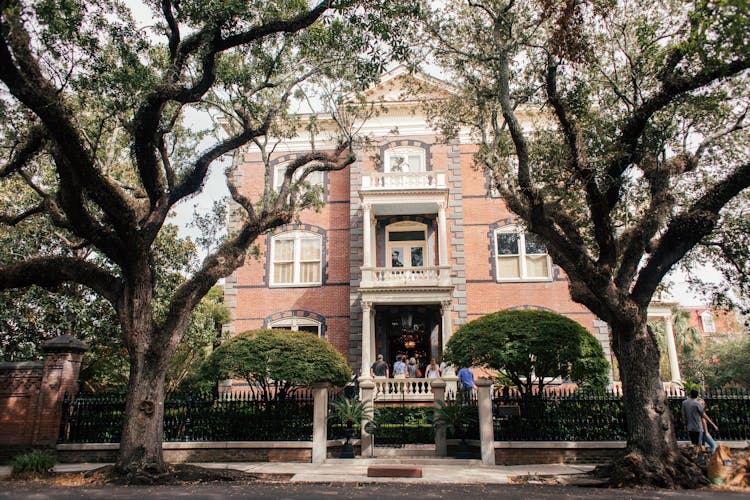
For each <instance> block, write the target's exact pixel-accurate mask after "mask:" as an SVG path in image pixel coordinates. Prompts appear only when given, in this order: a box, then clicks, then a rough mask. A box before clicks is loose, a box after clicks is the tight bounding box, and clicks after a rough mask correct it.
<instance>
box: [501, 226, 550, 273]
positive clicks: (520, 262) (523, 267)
mask: <svg viewBox="0 0 750 500" xmlns="http://www.w3.org/2000/svg"><path fill="white" fill-rule="evenodd" d="M495 258H496V259H497V265H496V273H497V280H498V281H535V280H536V281H544V280H549V279H552V272H551V269H552V263H551V262H550V258H549V255H548V254H547V248H546V247H545V246H544V243H542V242H541V241H540V240H539V238H538V237H537V236H536V235H534V234H531V233H524V232H521V231H519V230H518V229H517V228H515V227H513V228H502V229H498V230H497V231H495Z"/></svg>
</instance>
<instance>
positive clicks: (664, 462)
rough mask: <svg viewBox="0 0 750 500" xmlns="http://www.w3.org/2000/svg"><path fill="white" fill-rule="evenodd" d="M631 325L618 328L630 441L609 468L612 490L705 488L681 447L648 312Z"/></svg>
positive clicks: (615, 335) (616, 345)
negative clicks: (627, 488) (649, 326)
mask: <svg viewBox="0 0 750 500" xmlns="http://www.w3.org/2000/svg"><path fill="white" fill-rule="evenodd" d="M640 316H641V318H642V319H640V320H638V321H636V322H635V323H631V325H630V326H625V325H622V326H614V327H613V329H612V341H613V345H612V347H613V350H614V353H615V355H616V356H617V360H618V362H619V365H620V376H621V379H622V391H623V402H624V405H625V414H626V419H627V430H628V441H627V448H626V451H625V455H624V456H623V457H622V458H621V459H620V460H617V461H615V462H614V463H613V464H612V465H610V466H608V468H609V470H608V471H607V475H608V476H609V478H610V483H611V484H612V485H613V486H617V487H622V486H656V487H660V488H675V487H683V488H695V487H697V486H700V485H702V484H705V478H704V476H703V474H702V472H701V471H700V470H699V469H698V467H697V466H696V465H695V464H693V463H692V462H690V461H688V460H687V459H685V457H683V456H682V454H681V453H680V451H679V449H678V447H677V437H676V433H675V427H674V419H673V417H672V412H671V411H670V410H669V407H668V405H667V399H666V394H665V391H664V388H663V386H662V382H661V375H660V372H659V348H658V346H657V344H656V339H654V337H653V335H652V334H651V333H650V332H649V331H648V329H647V327H646V321H645V317H646V315H645V311H642V314H641V315H640Z"/></svg>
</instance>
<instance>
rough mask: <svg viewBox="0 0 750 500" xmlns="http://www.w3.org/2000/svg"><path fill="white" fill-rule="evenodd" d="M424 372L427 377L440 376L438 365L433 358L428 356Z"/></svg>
mask: <svg viewBox="0 0 750 500" xmlns="http://www.w3.org/2000/svg"><path fill="white" fill-rule="evenodd" d="M425 373H426V375H427V378H439V377H440V367H439V366H438V364H437V363H436V362H435V358H430V364H429V365H427V370H425Z"/></svg>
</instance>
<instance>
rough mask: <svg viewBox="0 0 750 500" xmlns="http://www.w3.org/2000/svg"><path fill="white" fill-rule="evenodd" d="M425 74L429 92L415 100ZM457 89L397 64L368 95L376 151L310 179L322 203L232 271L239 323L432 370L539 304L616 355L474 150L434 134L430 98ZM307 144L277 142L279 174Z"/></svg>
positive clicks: (251, 190)
mask: <svg viewBox="0 0 750 500" xmlns="http://www.w3.org/2000/svg"><path fill="white" fill-rule="evenodd" d="M414 78H416V79H417V80H419V81H420V83H421V84H422V86H423V88H424V86H428V87H429V86H432V89H433V90H432V94H431V95H427V94H425V95H421V96H417V97H408V96H406V94H405V92H404V89H405V88H407V87H408V85H406V82H407V81H408V79H414ZM446 87H447V85H446V84H445V83H443V82H440V81H438V80H434V79H432V78H430V77H427V76H411V75H408V74H407V72H406V71H405V70H404V69H402V68H398V69H396V70H394V71H391V72H390V73H387V74H385V75H384V76H383V78H382V80H381V82H380V84H379V85H377V86H375V87H373V88H372V89H370V91H369V92H368V98H369V99H371V100H372V101H373V102H379V103H381V104H382V106H383V109H384V111H383V112H382V113H380V114H379V115H378V116H375V117H372V118H370V119H368V120H367V121H366V122H365V123H364V125H363V127H362V129H361V131H360V133H361V134H364V135H366V136H368V137H369V138H370V140H371V143H370V145H369V146H368V147H367V148H365V147H363V148H361V149H360V150H359V151H358V152H357V161H356V162H355V163H354V164H353V165H351V166H350V167H348V168H347V169H345V170H343V171H338V172H328V173H325V174H323V173H319V174H318V175H317V176H316V177H315V178H314V179H308V180H309V181H310V182H314V183H320V184H322V186H323V188H324V201H325V206H324V207H323V209H322V210H321V211H320V212H314V211H312V210H310V211H306V212H304V213H302V215H301V217H300V221H299V223H296V224H290V225H287V226H285V227H281V228H279V229H277V230H276V231H275V232H273V233H272V234H270V235H268V236H267V237H266V238H264V239H261V240H259V241H258V245H259V250H260V252H259V256H258V257H257V258H252V257H250V258H248V261H247V264H246V265H245V266H244V267H242V268H241V269H238V270H237V271H236V272H235V273H234V274H233V275H232V276H231V277H229V278H228V279H227V281H226V285H225V287H226V291H225V294H226V303H227V305H228V306H229V307H230V309H231V310H232V314H233V321H232V324H231V329H232V330H233V331H235V332H241V331H245V330H249V329H256V328H261V327H267V328H288V329H293V330H305V331H309V332H311V333H312V334H314V335H319V336H320V337H322V338H324V339H326V340H327V341H328V342H330V343H331V344H332V345H333V346H335V347H336V349H338V350H339V351H340V352H341V353H342V354H344V356H346V357H347V359H348V360H349V363H350V364H351V365H352V366H353V367H354V368H355V369H358V368H361V369H362V373H363V374H369V366H370V364H371V363H372V362H373V361H374V360H375V358H376V355H377V354H379V353H382V354H383V355H384V357H385V360H386V361H388V363H389V365H391V366H392V364H393V362H394V361H395V358H396V356H397V355H398V354H406V355H407V356H409V357H415V358H417V360H418V362H419V364H420V365H421V366H422V367H423V368H424V366H425V364H426V363H428V362H429V359H430V358H432V357H434V358H436V359H437V358H439V357H440V355H441V353H442V350H443V346H445V344H446V342H447V341H448V339H450V337H451V335H452V334H453V332H455V331H456V329H458V328H459V327H460V326H461V325H462V324H464V323H466V322H468V321H471V320H473V319H476V318H478V317H480V316H482V315H485V314H487V313H491V312H495V311H498V310H502V309H510V308H540V309H547V310H552V311H556V312H558V313H561V314H564V315H566V316H569V317H570V318H572V319H574V320H576V321H578V322H579V323H581V324H582V325H583V326H585V327H586V328H587V329H588V330H589V331H591V332H592V333H593V334H594V335H595V336H596V337H597V338H598V339H599V340H600V341H601V342H602V345H603V347H604V350H605V353H606V354H607V356H609V355H610V349H609V340H608V334H607V327H606V325H605V324H604V323H603V322H601V321H599V320H597V319H596V318H595V317H594V316H593V315H592V314H591V313H590V312H589V311H588V310H587V309H585V308H584V307H583V306H581V305H579V304H576V303H574V302H573V301H572V300H571V299H570V295H569V292H568V283H567V280H566V278H565V276H564V274H563V273H562V272H561V270H560V269H558V268H557V267H556V266H555V265H553V264H552V262H551V260H550V258H549V256H548V255H547V253H546V250H545V247H544V245H542V244H540V243H539V242H538V241H537V240H536V239H534V238H532V237H531V236H530V235H528V234H524V232H523V231H522V230H519V227H518V226H517V225H516V224H515V222H516V221H515V219H514V216H513V214H511V213H510V212H509V211H508V210H507V209H506V207H505V206H504V204H503V202H502V200H501V199H500V198H498V197H496V196H494V195H493V194H492V192H491V189H490V183H489V177H488V176H487V175H486V174H485V173H484V172H482V171H480V170H478V169H477V168H475V166H474V163H473V154H474V152H475V151H476V149H477V147H476V145H475V144H472V142H471V141H470V140H469V139H468V138H467V139H466V140H464V139H461V140H454V141H451V142H447V143H446V142H445V141H442V140H441V139H440V138H439V137H438V136H437V133H436V132H435V130H433V129H431V128H430V126H429V124H428V121H427V119H426V117H425V114H424V113H423V111H422V106H421V104H422V102H424V100H425V99H430V98H435V97H436V96H438V97H439V95H440V93H441V92H444V91H445V90H444V89H445V88H446ZM318 147H319V148H321V149H322V147H321V146H320V144H319V143H318ZM309 148H310V143H309V138H300V139H299V140H290V141H285V142H283V143H281V144H279V145H278V146H277V147H276V149H275V157H273V161H272V164H273V165H274V166H275V172H276V174H277V179H275V182H280V178H281V175H282V174H281V172H283V169H284V167H285V165H286V162H288V161H290V160H291V159H293V158H294V157H295V155H296V154H299V153H301V152H304V151H307V150H309ZM234 160H235V166H236V167H237V169H236V174H235V175H236V176H237V177H236V181H237V183H238V184H239V185H241V186H242V189H243V190H245V192H246V193H247V194H249V195H255V194H256V192H255V190H258V189H262V182H258V181H257V179H263V164H262V162H261V161H260V156H259V153H258V152H254V151H252V150H248V151H243V152H242V153H241V154H238V155H237V157H235V159H234Z"/></svg>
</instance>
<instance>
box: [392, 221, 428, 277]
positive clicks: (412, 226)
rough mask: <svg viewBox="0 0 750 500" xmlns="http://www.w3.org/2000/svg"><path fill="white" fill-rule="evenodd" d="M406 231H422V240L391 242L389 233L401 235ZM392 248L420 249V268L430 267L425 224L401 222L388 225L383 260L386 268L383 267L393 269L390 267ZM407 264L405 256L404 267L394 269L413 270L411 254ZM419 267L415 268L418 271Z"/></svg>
mask: <svg viewBox="0 0 750 500" xmlns="http://www.w3.org/2000/svg"><path fill="white" fill-rule="evenodd" d="M406 231H423V232H424V240H414V241H393V242H392V241H391V238H390V234H391V233H402V232H406ZM393 247H396V248H398V247H404V248H409V249H411V248H421V249H422V266H421V267H428V266H430V263H429V258H428V257H429V256H428V252H427V224H423V223H421V222H412V221H402V222H394V223H393V224H389V225H388V226H386V228H385V258H386V266H385V267H393V266H391V249H392V248H393ZM408 257H409V258H408V263H409V265H406V262H407V255H404V267H399V268H394V269H415V267H414V266H412V265H411V252H409V254H408ZM418 268H419V267H417V269H418Z"/></svg>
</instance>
